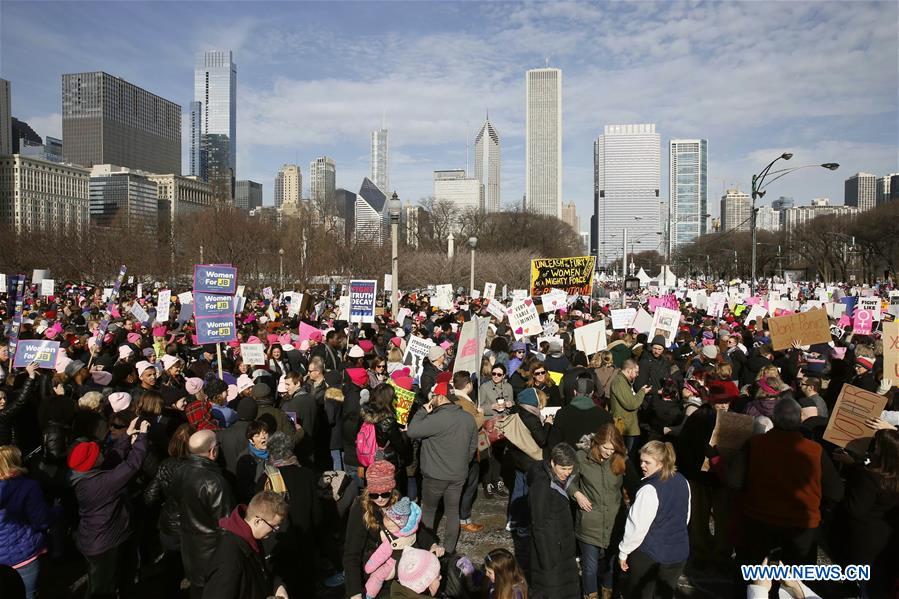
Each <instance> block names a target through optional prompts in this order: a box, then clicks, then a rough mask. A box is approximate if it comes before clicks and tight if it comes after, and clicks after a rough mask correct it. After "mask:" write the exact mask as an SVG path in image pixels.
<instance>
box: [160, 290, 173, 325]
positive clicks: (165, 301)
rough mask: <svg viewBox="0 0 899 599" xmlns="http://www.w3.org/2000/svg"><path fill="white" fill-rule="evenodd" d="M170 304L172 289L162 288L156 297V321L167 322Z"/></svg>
mask: <svg viewBox="0 0 899 599" xmlns="http://www.w3.org/2000/svg"><path fill="white" fill-rule="evenodd" d="M171 306H172V290H171V289H163V290H161V291H160V292H159V296H158V297H157V299H156V321H157V322H168V320H169V308H171Z"/></svg>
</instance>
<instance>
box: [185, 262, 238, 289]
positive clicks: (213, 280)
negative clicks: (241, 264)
mask: <svg viewBox="0 0 899 599" xmlns="http://www.w3.org/2000/svg"><path fill="white" fill-rule="evenodd" d="M194 291H197V292H203V293H222V294H227V295H234V293H235V292H236V291H237V269H236V268H234V267H233V266H227V265H223V264H197V265H196V266H194Z"/></svg>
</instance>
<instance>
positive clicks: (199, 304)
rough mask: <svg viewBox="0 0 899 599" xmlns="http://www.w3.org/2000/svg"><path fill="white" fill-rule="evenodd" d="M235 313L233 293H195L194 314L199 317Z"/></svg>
mask: <svg viewBox="0 0 899 599" xmlns="http://www.w3.org/2000/svg"><path fill="white" fill-rule="evenodd" d="M233 314H234V296H233V295H222V294H220V293H203V292H197V293H195V294H194V315H195V316H196V317H197V318H205V317H220V316H231V315H233Z"/></svg>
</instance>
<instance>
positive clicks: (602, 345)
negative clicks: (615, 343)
mask: <svg viewBox="0 0 899 599" xmlns="http://www.w3.org/2000/svg"><path fill="white" fill-rule="evenodd" d="M574 345H575V347H577V348H578V349H579V350H581V351H582V352H584V353H585V354H587V357H588V358H589V357H590V356H592V355H593V354H595V353H596V352H598V351H602V350H604V349H606V346H607V339H606V321H605V320H597V321H596V322H591V323H590V324H588V325H584V326H582V327H578V328H576V329H574Z"/></svg>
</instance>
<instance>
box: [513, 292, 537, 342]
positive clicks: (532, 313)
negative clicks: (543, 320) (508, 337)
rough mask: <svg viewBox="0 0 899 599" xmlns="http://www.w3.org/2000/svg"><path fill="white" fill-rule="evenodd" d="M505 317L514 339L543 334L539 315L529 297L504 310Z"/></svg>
mask: <svg viewBox="0 0 899 599" xmlns="http://www.w3.org/2000/svg"><path fill="white" fill-rule="evenodd" d="M506 316H507V317H508V319H509V326H510V327H511V328H512V333H513V334H514V335H515V339H522V338H524V337H529V336H531V335H539V334H540V333H542V332H543V327H542V326H540V315H539V314H537V306H536V304H534V300H532V299H531V298H529V297H527V298H525V299H523V300H521V301H519V302H516V303H514V304H512V306H511V307H509V308H506Z"/></svg>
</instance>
